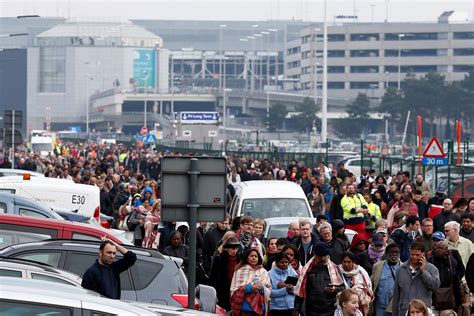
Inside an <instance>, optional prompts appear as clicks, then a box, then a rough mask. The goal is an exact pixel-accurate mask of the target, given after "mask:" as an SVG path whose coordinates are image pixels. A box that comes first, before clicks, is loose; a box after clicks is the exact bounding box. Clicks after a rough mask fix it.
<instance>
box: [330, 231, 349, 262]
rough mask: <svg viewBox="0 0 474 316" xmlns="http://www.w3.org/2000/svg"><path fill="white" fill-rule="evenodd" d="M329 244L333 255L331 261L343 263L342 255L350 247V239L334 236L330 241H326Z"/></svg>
mask: <svg viewBox="0 0 474 316" xmlns="http://www.w3.org/2000/svg"><path fill="white" fill-rule="evenodd" d="M326 244H327V245H328V246H329V255H330V256H331V261H332V262H334V263H335V264H340V263H341V259H342V258H341V257H342V254H343V253H344V251H346V250H347V249H348V248H349V241H348V240H347V242H346V241H345V240H343V239H342V238H339V237H334V238H333V239H332V240H331V241H330V242H326Z"/></svg>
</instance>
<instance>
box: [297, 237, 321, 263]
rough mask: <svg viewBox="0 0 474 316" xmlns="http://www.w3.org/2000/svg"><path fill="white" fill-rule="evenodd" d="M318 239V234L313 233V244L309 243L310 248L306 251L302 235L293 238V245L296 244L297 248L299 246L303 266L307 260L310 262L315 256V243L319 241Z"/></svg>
mask: <svg viewBox="0 0 474 316" xmlns="http://www.w3.org/2000/svg"><path fill="white" fill-rule="evenodd" d="M318 241H319V240H318V239H317V238H316V236H314V235H313V234H311V244H310V245H309V247H308V250H307V251H306V253H305V251H304V247H303V244H302V243H301V237H296V238H295V239H294V240H293V245H295V246H296V248H298V254H299V257H300V263H301V265H302V266H304V265H305V264H306V262H308V261H309V260H310V259H311V258H313V256H314V249H313V248H314V244H315V243H317V242H318Z"/></svg>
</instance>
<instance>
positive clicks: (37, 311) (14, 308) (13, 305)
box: [0, 300, 72, 316]
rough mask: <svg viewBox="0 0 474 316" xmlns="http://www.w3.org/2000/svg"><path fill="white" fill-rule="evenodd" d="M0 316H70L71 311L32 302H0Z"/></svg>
mask: <svg viewBox="0 0 474 316" xmlns="http://www.w3.org/2000/svg"><path fill="white" fill-rule="evenodd" d="M0 315H54V316H69V315H72V309H71V308H68V307H63V306H61V307H59V306H52V305H45V304H38V303H33V302H18V301H14V302H10V301H7V300H0Z"/></svg>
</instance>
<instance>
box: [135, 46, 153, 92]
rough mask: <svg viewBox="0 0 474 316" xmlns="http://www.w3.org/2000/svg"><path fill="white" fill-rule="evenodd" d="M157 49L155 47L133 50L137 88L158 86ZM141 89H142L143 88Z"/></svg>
mask: <svg viewBox="0 0 474 316" xmlns="http://www.w3.org/2000/svg"><path fill="white" fill-rule="evenodd" d="M155 67H156V60H155V51H154V50H153V49H136V50H134V51H133V79H134V81H135V85H136V87H137V88H139V89H140V88H142V89H143V90H144V88H145V82H146V85H147V86H148V89H154V88H155V86H156V82H155V73H156V69H155ZM142 89H140V90H142Z"/></svg>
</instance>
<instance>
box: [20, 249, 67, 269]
mask: <svg viewBox="0 0 474 316" xmlns="http://www.w3.org/2000/svg"><path fill="white" fill-rule="evenodd" d="M14 257H15V258H21V259H27V260H33V261H38V262H42V263H46V264H49V265H50V266H53V267H56V268H57V267H58V266H59V260H60V259H61V253H60V252H27V253H19V254H15V255H14Z"/></svg>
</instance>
